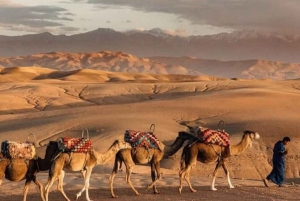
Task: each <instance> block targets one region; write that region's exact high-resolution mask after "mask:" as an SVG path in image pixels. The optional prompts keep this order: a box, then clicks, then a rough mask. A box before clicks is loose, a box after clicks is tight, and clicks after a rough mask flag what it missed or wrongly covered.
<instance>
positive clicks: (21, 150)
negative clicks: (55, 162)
mask: <svg viewBox="0 0 300 201" xmlns="http://www.w3.org/2000/svg"><path fill="white" fill-rule="evenodd" d="M1 152H2V154H3V157H5V158H10V159H15V158H23V159H27V160H31V159H34V158H36V149H35V144H34V143H33V142H29V141H27V142H15V141H8V140H5V141H3V142H2V143H1Z"/></svg>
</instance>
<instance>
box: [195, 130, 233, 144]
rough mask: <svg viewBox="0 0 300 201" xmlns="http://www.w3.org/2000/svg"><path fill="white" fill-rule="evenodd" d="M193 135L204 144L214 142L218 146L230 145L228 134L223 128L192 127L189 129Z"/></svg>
mask: <svg viewBox="0 0 300 201" xmlns="http://www.w3.org/2000/svg"><path fill="white" fill-rule="evenodd" d="M190 130H191V131H192V132H193V133H194V135H195V136H196V137H197V138H198V141H200V142H203V143H205V144H215V145H219V146H224V147H227V146H229V145H230V139H229V134H228V133H226V132H225V131H224V130H220V129H218V130H213V129H210V128H204V127H201V126H199V127H193V129H190Z"/></svg>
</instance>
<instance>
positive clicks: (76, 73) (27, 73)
mask: <svg viewBox="0 0 300 201" xmlns="http://www.w3.org/2000/svg"><path fill="white" fill-rule="evenodd" d="M46 79H52V80H64V81H77V82H159V81H161V82H174V81H176V82H192V81H208V80H226V78H218V77H214V76H206V75H201V76H191V75H174V74H171V75H169V74H168V75H160V74H146V73H125V72H124V73H123V72H120V73H119V72H109V71H103V70H93V69H82V70H73V71H55V70H52V69H48V68H41V67H31V66H29V67H12V68H4V69H2V71H1V72H0V82H7V81H20V82H22V81H28V80H46Z"/></svg>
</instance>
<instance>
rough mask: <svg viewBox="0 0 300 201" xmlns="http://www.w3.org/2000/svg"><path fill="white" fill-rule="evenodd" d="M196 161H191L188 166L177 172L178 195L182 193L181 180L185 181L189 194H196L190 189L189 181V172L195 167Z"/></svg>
mask: <svg viewBox="0 0 300 201" xmlns="http://www.w3.org/2000/svg"><path fill="white" fill-rule="evenodd" d="M196 162H197V161H196V159H192V161H191V163H190V164H187V165H186V166H185V167H184V168H183V169H182V170H181V171H180V172H179V184H180V185H179V189H178V190H179V193H181V191H182V180H183V178H184V179H185V181H186V182H187V184H188V186H189V188H190V190H191V192H193V193H195V192H197V190H195V189H194V188H193V187H192V184H191V181H190V172H191V169H193V168H194V167H195V166H196Z"/></svg>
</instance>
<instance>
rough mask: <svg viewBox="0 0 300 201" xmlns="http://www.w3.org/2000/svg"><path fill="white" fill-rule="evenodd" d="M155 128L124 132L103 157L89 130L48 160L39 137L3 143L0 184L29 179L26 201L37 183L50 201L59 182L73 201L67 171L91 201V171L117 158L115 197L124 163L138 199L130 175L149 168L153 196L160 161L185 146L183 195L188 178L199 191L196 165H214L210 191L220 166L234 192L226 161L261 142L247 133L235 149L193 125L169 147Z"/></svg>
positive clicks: (54, 145)
mask: <svg viewBox="0 0 300 201" xmlns="http://www.w3.org/2000/svg"><path fill="white" fill-rule="evenodd" d="M154 130H155V125H154V124H152V125H151V126H150V130H149V131H136V130H126V131H125V133H124V138H123V139H122V140H115V141H114V142H113V143H112V145H111V146H110V147H109V148H108V150H107V151H105V152H104V153H99V152H97V151H96V150H95V149H94V148H93V143H92V140H91V139H90V138H89V133H88V130H87V129H86V130H84V131H82V136H81V138H70V137H61V138H58V139H57V140H56V141H50V142H49V143H48V144H47V147H46V151H45V156H44V158H40V157H38V156H37V152H39V147H36V143H35V139H34V140H30V139H29V138H30V137H34V138H35V136H34V135H29V136H28V140H27V141H26V142H15V141H8V140H5V141H3V142H2V143H1V153H0V185H1V183H2V179H3V178H4V177H5V178H6V179H7V180H9V181H13V182H19V181H22V180H25V187H24V191H23V201H26V197H27V193H28V187H29V184H30V183H31V182H32V181H33V182H34V183H35V184H36V185H37V186H38V188H39V192H40V197H41V200H42V201H48V200H49V191H50V189H51V187H52V185H53V184H54V182H55V181H56V180H58V185H57V190H58V191H59V192H60V193H61V194H62V195H63V197H64V198H65V199H66V200H67V201H70V199H69V198H68V196H67V195H66V194H65V192H64V189H63V180H64V176H65V170H69V171H73V172H80V173H81V175H82V178H83V188H82V189H81V190H80V191H79V192H78V193H77V194H76V199H78V198H79V197H80V196H81V195H82V193H84V191H85V197H86V200H87V201H91V199H90V197H89V185H90V184H89V183H90V177H91V174H92V170H93V168H94V167H95V166H96V165H97V164H104V163H106V162H108V161H109V160H111V159H112V158H115V162H114V166H113V169H112V172H111V174H110V177H109V187H110V192H111V196H112V197H113V198H117V197H118V196H117V195H116V194H115V193H114V187H113V184H114V178H115V176H116V174H117V172H118V170H120V169H121V166H122V164H124V165H125V168H126V172H125V173H126V176H125V181H126V183H127V184H128V185H129V186H130V187H131V189H132V190H133V192H134V193H135V195H140V193H139V192H138V191H137V190H136V188H135V187H134V186H133V184H132V182H131V173H132V170H133V168H134V166H135V165H136V164H150V169H151V171H150V173H151V174H150V175H151V180H152V182H151V183H150V184H149V185H148V186H147V188H148V189H150V188H152V189H153V193H154V194H158V193H159V191H158V190H157V188H156V184H157V182H158V181H159V180H160V179H161V177H162V173H161V170H160V162H161V160H162V159H164V158H168V157H170V156H172V155H174V154H175V153H177V152H178V150H180V149H181V148H182V154H181V161H180V164H179V165H180V171H179V193H181V192H182V188H183V187H182V186H183V184H182V181H183V179H185V180H186V182H187V184H188V186H189V188H190V190H191V192H196V190H195V189H194V188H193V187H192V185H191V182H190V171H191V169H192V168H193V167H195V165H196V162H197V161H200V162H202V163H216V167H215V170H214V172H213V179H212V184H211V190H217V189H216V188H215V179H216V176H217V172H218V170H219V169H220V168H221V167H222V168H223V170H224V171H225V174H226V176H227V181H228V185H229V188H234V186H233V185H232V183H231V181H230V177H229V172H228V169H227V165H226V159H227V158H228V157H230V156H234V155H237V154H239V153H241V152H243V151H244V150H245V149H246V148H247V147H248V146H249V145H251V143H252V141H253V140H257V139H259V137H260V136H259V134H258V133H256V132H254V131H250V130H246V131H244V134H243V136H242V139H241V141H240V142H239V143H238V144H236V145H231V144H230V139H229V134H228V133H226V132H225V130H221V129H217V130H213V129H210V128H204V127H201V126H194V127H189V126H188V129H187V131H180V132H178V136H177V137H176V139H175V140H174V142H173V143H172V144H171V145H165V144H164V143H162V142H161V141H160V140H159V139H158V138H157V136H156V134H155V133H154ZM40 171H48V172H49V174H48V181H47V183H46V185H45V188H44V187H43V185H42V184H41V182H39V181H38V179H37V174H38V173H39V172H40Z"/></svg>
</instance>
